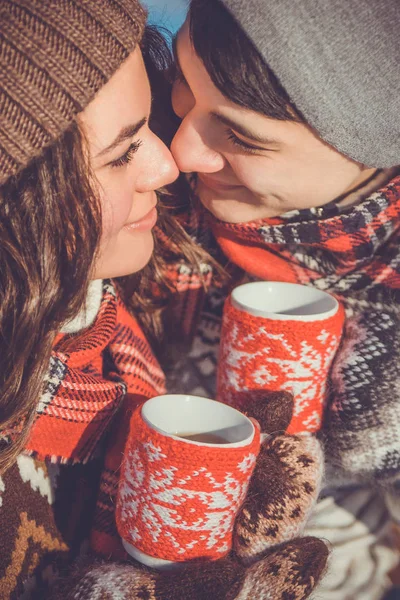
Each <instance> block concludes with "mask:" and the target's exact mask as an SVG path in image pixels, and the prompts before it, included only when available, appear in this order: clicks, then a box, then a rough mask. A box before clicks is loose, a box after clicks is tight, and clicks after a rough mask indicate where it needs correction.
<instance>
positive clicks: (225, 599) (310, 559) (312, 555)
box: [51, 538, 328, 600]
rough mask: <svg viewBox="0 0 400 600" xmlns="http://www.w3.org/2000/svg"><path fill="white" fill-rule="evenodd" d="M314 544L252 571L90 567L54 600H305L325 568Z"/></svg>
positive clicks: (289, 546)
mask: <svg viewBox="0 0 400 600" xmlns="http://www.w3.org/2000/svg"><path fill="white" fill-rule="evenodd" d="M327 554H328V551H327V548H326V546H325V544H324V543H323V542H321V541H320V540H317V539H316V538H301V539H298V540H295V541H292V542H287V543H286V544H283V545H282V546H280V547H278V548H277V549H276V550H273V551H270V553H269V554H268V555H267V556H266V557H265V558H264V559H262V560H260V561H258V562H256V563H255V564H254V565H253V566H251V567H249V568H247V569H246V568H245V567H243V566H242V565H240V564H239V563H238V562H237V561H236V560H235V559H233V558H227V559H222V560H219V561H215V562H211V563H210V562H208V563H203V562H199V563H198V564H196V565H193V566H191V567H187V568H186V569H185V570H182V571H181V570H179V571H176V572H169V573H154V572H150V571H149V570H147V569H144V568H143V567H138V566H136V564H135V565H134V564H131V563H123V564H122V563H92V564H88V565H86V567H84V568H81V569H79V570H77V571H76V572H75V574H74V575H73V577H71V578H70V579H69V580H67V581H65V582H64V583H63V584H62V585H60V586H59V588H58V590H56V591H54V592H53V594H52V595H51V598H52V600H266V599H267V598H270V599H271V600H304V599H305V598H307V597H308V596H309V594H310V593H311V592H312V590H313V589H314V587H315V585H316V583H317V582H318V580H319V579H320V576H321V574H322V572H323V570H324V568H325V563H326V559H327Z"/></svg>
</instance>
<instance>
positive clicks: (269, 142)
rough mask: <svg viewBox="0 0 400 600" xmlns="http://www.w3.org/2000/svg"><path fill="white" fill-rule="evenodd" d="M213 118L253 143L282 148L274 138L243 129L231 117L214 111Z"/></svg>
mask: <svg viewBox="0 0 400 600" xmlns="http://www.w3.org/2000/svg"><path fill="white" fill-rule="evenodd" d="M211 117H212V118H213V119H215V120H216V121H218V122H219V123H222V124H223V125H225V126H226V127H230V128H231V129H234V130H235V131H236V132H237V133H239V134H240V135H243V136H244V137H246V138H248V139H249V140H252V141H253V142H256V143H257V144H264V145H265V146H280V142H278V141H277V140H274V139H272V138H264V137H262V136H261V135H258V134H257V133H254V131H251V130H250V129H247V128H246V127H243V125H240V124H239V123H236V122H235V121H232V120H231V119H229V117H225V116H224V115H221V114H220V113H217V112H214V111H213V112H211Z"/></svg>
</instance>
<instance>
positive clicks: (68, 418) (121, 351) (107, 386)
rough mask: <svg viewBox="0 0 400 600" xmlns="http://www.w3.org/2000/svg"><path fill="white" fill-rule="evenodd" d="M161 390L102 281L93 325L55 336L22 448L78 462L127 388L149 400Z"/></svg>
mask: <svg viewBox="0 0 400 600" xmlns="http://www.w3.org/2000/svg"><path fill="white" fill-rule="evenodd" d="M163 391H164V374H163V372H162V370H161V368H160V366H159V365H158V362H157V360H156V359H155V357H154V356H153V354H152V351H151V348H150V346H149V344H148V343H147V341H146V338H145V336H144V334H143V332H142V330H141V329H140V327H139V325H138V323H137V322H136V321H135V320H134V319H133V317H132V316H131V315H130V314H129V313H128V312H127V310H126V309H125V308H124V306H123V305H122V303H121V301H120V300H119V298H118V297H117V295H116V292H115V290H114V287H113V285H112V283H111V282H110V281H105V282H104V284H103V296H102V301H101V305H100V309H99V312H98V314H97V317H96V319H95V321H94V323H93V325H92V326H91V327H89V328H88V329H87V330H85V331H84V332H82V333H80V334H79V335H61V336H59V338H58V340H57V343H56V345H55V347H54V350H53V353H52V356H51V361H50V368H49V372H48V376H47V380H46V382H45V389H44V392H43V394H42V396H41V398H40V401H39V404H38V409H37V418H36V421H35V423H34V425H33V429H32V432H31V435H30V438H29V441H28V444H27V447H26V450H27V452H29V453H30V454H33V455H35V456H36V457H38V458H39V459H41V460H46V459H50V460H51V461H52V462H65V463H84V462H86V461H87V460H89V459H90V458H91V456H92V453H93V451H94V449H95V448H96V446H97V444H98V442H99V440H100V439H101V437H102V436H103V433H104V432H105V431H106V429H107V428H108V426H109V424H110V422H111V420H112V418H113V416H114V414H115V411H116V410H117V409H118V407H119V406H120V404H121V402H122V400H123V398H124V396H125V394H126V393H127V392H129V393H130V394H135V395H137V396H141V397H143V398H149V397H151V396H153V395H155V394H158V393H162V392H163Z"/></svg>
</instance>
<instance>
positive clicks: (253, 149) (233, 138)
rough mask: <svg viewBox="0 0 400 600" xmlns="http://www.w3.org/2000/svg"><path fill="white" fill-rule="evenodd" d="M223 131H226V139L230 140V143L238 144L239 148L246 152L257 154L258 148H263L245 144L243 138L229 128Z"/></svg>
mask: <svg viewBox="0 0 400 600" xmlns="http://www.w3.org/2000/svg"><path fill="white" fill-rule="evenodd" d="M225 131H226V135H227V137H228V140H230V141H231V142H232V144H234V145H235V146H238V147H239V148H241V150H243V151H244V152H247V153H248V154H257V152H259V151H260V150H262V149H263V148H257V147H256V146H251V145H250V144H247V143H246V142H244V141H243V140H241V139H240V138H238V136H237V135H235V134H234V133H233V131H232V130H231V129H226V130H225Z"/></svg>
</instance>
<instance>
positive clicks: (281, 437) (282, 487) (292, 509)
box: [234, 392, 324, 564]
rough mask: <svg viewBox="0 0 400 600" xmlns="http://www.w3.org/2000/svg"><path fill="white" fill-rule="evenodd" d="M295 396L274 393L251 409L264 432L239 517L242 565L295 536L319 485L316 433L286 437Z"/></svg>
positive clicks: (319, 453)
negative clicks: (264, 438) (265, 435)
mask: <svg viewBox="0 0 400 600" xmlns="http://www.w3.org/2000/svg"><path fill="white" fill-rule="evenodd" d="M292 412H293V397H292V396H291V394H288V393H286V392H272V393H269V394H268V395H267V396H264V398H262V399H260V400H258V401H256V402H254V403H253V404H252V405H250V407H249V410H248V411H247V414H248V415H249V416H252V417H255V418H256V419H257V420H258V422H259V423H260V425H261V431H262V432H264V433H266V434H269V435H268V437H267V439H266V440H265V441H264V443H263V444H262V447H261V451H260V454H259V456H258V459H257V463H256V467H255V470H254V473H253V477H252V480H251V483H250V487H249V492H248V494H247V497H246V500H245V502H244V504H243V506H242V508H241V511H240V513H239V515H238V516H237V519H236V534H235V536H234V549H235V552H236V553H237V555H238V556H239V557H240V558H241V560H242V562H245V563H246V564H248V563H250V562H252V561H254V560H255V559H257V558H258V557H259V556H262V554H263V553H264V552H265V550H266V549H267V548H269V547H271V546H275V545H277V544H280V543H282V542H284V541H287V540H291V539H293V538H295V537H297V536H298V535H299V534H300V533H301V532H302V530H303V529H304V527H305V524H306V522H307V519H308V517H309V515H310V512H311V510H312V508H313V507H314V505H315V503H316V501H317V498H318V494H319V491H320V487H321V479H322V474H323V464H324V461H323V453H322V449H321V445H320V443H319V441H318V440H317V439H316V438H315V437H314V436H312V435H309V434H305V435H297V436H294V435H285V434H284V433H283V432H284V431H285V430H286V429H287V427H288V425H289V423H290V420H291V417H292Z"/></svg>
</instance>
